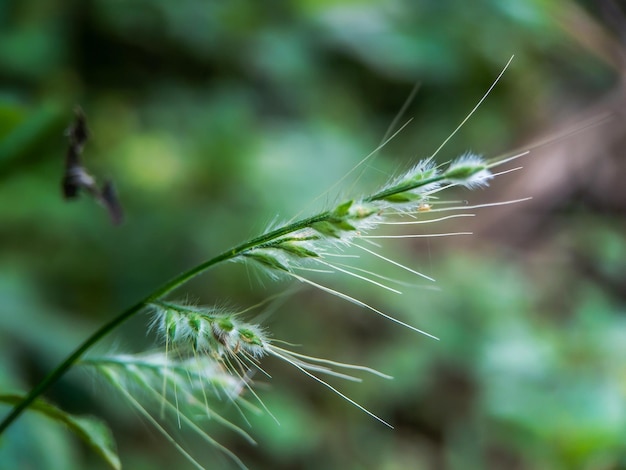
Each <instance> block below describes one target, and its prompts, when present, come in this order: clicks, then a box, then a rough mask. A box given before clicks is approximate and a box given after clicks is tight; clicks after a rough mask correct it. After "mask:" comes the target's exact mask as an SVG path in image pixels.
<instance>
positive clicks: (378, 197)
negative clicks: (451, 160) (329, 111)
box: [364, 175, 446, 202]
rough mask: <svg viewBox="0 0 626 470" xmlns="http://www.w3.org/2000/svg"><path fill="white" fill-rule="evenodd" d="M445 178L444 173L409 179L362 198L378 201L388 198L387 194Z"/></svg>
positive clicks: (368, 200) (391, 194) (366, 200)
mask: <svg viewBox="0 0 626 470" xmlns="http://www.w3.org/2000/svg"><path fill="white" fill-rule="evenodd" d="M445 179H446V176H445V175H437V176H433V177H431V178H426V179H424V180H420V181H409V182H408V183H404V184H401V185H398V186H392V187H390V188H387V189H383V190H382V191H380V192H378V193H376V194H374V195H372V196H370V197H366V198H365V199H364V201H365V202H374V201H380V200H382V199H385V198H388V197H389V196H394V195H396V194H402V193H405V192H407V191H410V190H411V189H416V188H421V187H422V186H426V185H428V184H432V183H439V182H441V181H444V180H445Z"/></svg>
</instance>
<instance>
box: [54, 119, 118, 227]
mask: <svg viewBox="0 0 626 470" xmlns="http://www.w3.org/2000/svg"><path fill="white" fill-rule="evenodd" d="M74 113H75V116H76V117H75V120H74V122H73V123H72V125H71V126H70V127H69V129H68V130H67V132H66V135H67V137H68V139H69V141H70V142H69V147H68V149H67V155H66V157H65V171H64V173H63V181H62V183H61V186H62V188H63V196H64V197H65V199H76V198H77V197H78V196H79V195H80V192H81V190H84V191H87V192H88V193H89V194H91V195H92V196H93V197H94V199H95V200H96V201H98V202H99V203H100V204H101V205H102V206H104V207H105V208H106V209H107V211H108V212H109V215H110V217H111V221H112V222H113V224H115V225H118V224H120V223H122V221H123V219H124V214H123V211H122V206H121V204H120V202H119V199H118V198H117V194H116V192H115V188H114V186H113V183H112V182H111V181H106V182H105V183H104V185H103V186H102V189H100V188H98V185H97V183H96V179H95V178H94V177H93V176H91V174H89V173H88V172H87V170H86V169H85V167H84V166H83V163H82V158H81V157H82V153H83V147H84V146H85V143H86V142H87V139H88V138H89V130H88V129H87V120H86V118H85V114H84V113H83V111H82V109H80V108H79V107H76V109H75V110H74Z"/></svg>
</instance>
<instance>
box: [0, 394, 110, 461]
mask: <svg viewBox="0 0 626 470" xmlns="http://www.w3.org/2000/svg"><path fill="white" fill-rule="evenodd" d="M23 398H24V397H23V396H21V395H17V394H4V395H0V402H3V403H7V404H9V405H17V404H18V403H20V402H21V401H22V399H23ZM30 409H32V410H34V411H38V412H40V413H42V414H44V415H45V416H47V417H48V418H51V419H53V420H55V421H59V422H61V423H64V424H65V425H66V426H67V427H69V428H70V430H71V431H72V432H73V433H74V434H76V435H77V436H78V437H80V438H81V439H82V440H83V441H84V442H85V443H86V444H87V445H88V446H89V447H91V448H92V449H93V450H94V451H95V452H96V453H97V454H99V455H100V456H101V457H102V458H103V459H104V460H106V462H107V463H108V464H109V465H110V466H111V468H114V469H116V470H120V469H121V468H122V465H121V463H120V459H119V456H118V455H117V450H116V448H115V441H114V440H113V434H112V433H111V430H110V429H109V427H108V426H107V425H106V424H105V423H104V422H103V421H102V420H100V419H98V418H94V417H92V416H73V415H71V414H69V413H66V412H65V411H63V410H61V409H59V408H57V407H56V406H54V405H52V404H50V403H48V402H45V401H43V400H41V399H40V400H37V401H35V402H34V403H33V404H32V405H31V406H30Z"/></svg>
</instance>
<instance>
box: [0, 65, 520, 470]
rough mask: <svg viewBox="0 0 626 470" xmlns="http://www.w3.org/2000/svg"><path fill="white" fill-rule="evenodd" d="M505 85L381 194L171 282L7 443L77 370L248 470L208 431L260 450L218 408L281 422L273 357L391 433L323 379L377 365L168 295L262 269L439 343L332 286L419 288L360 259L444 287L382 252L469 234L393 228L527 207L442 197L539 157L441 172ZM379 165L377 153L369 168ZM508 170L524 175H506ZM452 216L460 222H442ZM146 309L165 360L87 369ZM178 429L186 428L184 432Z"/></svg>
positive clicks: (161, 424)
mask: <svg viewBox="0 0 626 470" xmlns="http://www.w3.org/2000/svg"><path fill="white" fill-rule="evenodd" d="M509 63H510V61H509ZM507 66H508V64H507ZM505 70H506V67H505ZM502 73H504V70H503V71H502ZM502 73H501V74H500V76H498V78H497V79H496V82H497V81H498V80H499V78H500V77H501V76H502ZM496 82H494V84H493V85H492V86H491V87H490V88H489V90H488V91H487V93H486V94H485V96H483V98H482V99H481V100H480V101H479V103H478V104H477V105H476V107H474V109H473V110H472V111H471V112H470V113H469V114H468V116H467V117H466V118H465V119H464V120H463V121H462V122H461V124H460V125H459V126H458V127H457V128H456V129H455V130H454V131H453V132H452V133H451V134H450V136H449V137H448V138H447V139H446V140H445V141H444V142H443V143H442V144H441V146H440V147H439V148H438V149H437V150H436V151H435V152H434V153H433V154H432V155H431V156H430V157H429V158H426V159H424V160H423V161H421V162H418V163H417V164H415V165H414V166H413V167H412V168H411V169H410V170H408V171H406V172H405V173H403V174H401V175H399V176H396V177H395V178H392V179H390V181H389V182H387V183H386V184H384V185H382V186H381V187H380V188H379V189H378V190H377V191H374V192H372V193H371V194H368V195H364V196H361V197H354V198H351V199H347V200H344V201H342V202H340V203H337V204H336V205H334V207H330V208H328V209H327V210H324V211H322V212H320V213H318V214H315V215H312V216H310V217H307V218H303V219H300V220H296V221H292V222H289V223H286V224H284V225H282V226H279V227H277V228H273V229H271V230H268V231H267V232H265V233H263V234H261V235H260V236H258V237H256V238H253V239H250V240H247V241H245V242H243V243H241V244H239V245H237V246H234V247H232V248H230V249H228V250H226V251H224V252H223V253H221V254H218V255H217V256H215V257H213V258H211V259H209V260H207V261H204V262H202V263H200V264H198V265H197V266H194V267H193V268H191V269H189V270H188V271H186V272H183V273H182V274H180V275H178V276H177V277H175V278H173V279H172V280H170V281H168V282H166V283H165V284H163V285H162V286H161V287H159V288H157V289H155V290H154V291H153V292H152V293H151V294H149V295H148V296H146V297H145V298H143V299H141V300H140V301H138V302H137V303H136V304H134V305H132V306H131V307H129V308H128V309H126V310H125V311H123V312H121V313H120V314H119V315H117V316H116V317H114V318H112V319H111V320H110V321H109V322H108V323H106V324H105V325H103V326H102V327H101V328H100V329H98V330H97V331H96V332H95V333H93V334H92V335H91V336H90V337H89V338H87V339H86V340H85V341H84V342H83V343H82V344H81V345H79V346H78V347H77V348H76V349H75V350H74V352H72V353H71V354H70V355H69V356H68V357H67V358H66V359H65V360H64V361H63V362H62V363H61V364H60V365H59V366H57V368H56V369H54V370H53V371H52V372H51V373H50V374H49V375H48V376H47V377H46V378H45V379H44V380H42V381H41V382H40V383H39V384H38V385H37V386H36V387H35V388H33V390H31V392H30V393H29V394H27V395H26V396H24V397H23V399H22V400H21V401H20V402H19V403H18V404H16V405H15V406H14V408H13V410H12V411H11V412H10V413H9V414H8V415H7V416H6V417H5V418H4V420H3V421H2V422H0V434H1V433H2V432H3V431H4V430H5V429H6V428H7V427H8V426H9V425H10V424H11V423H12V422H13V421H14V420H15V419H16V418H17V417H18V416H19V415H20V414H21V413H22V412H23V411H24V410H25V409H27V408H28V407H29V406H31V405H32V404H33V403H36V400H37V399H38V398H39V397H40V395H42V394H43V393H44V392H45V390H46V389H47V388H48V387H49V386H50V385H51V384H53V383H54V382H55V381H57V380H58V379H59V378H60V377H61V376H63V375H64V374H65V372H67V371H68V370H69V369H70V368H72V367H73V366H74V365H76V364H82V365H84V366H87V367H90V368H92V369H93V370H96V371H98V373H99V375H100V376H102V377H104V378H105V379H106V380H107V381H108V382H109V383H110V384H111V385H112V386H113V387H115V388H116V389H117V390H119V391H120V393H122V395H124V396H125V397H126V398H127V399H128V400H129V402H130V403H131V404H132V405H133V406H134V407H135V408H136V409H137V410H138V412H139V413H140V414H141V415H143V416H144V417H145V419H147V420H148V421H149V422H150V423H152V424H153V425H154V426H155V427H156V428H157V429H158V430H159V431H160V432H162V433H163V434H164V435H165V437H166V438H167V439H168V440H169V441H170V442H171V443H172V444H173V445H174V446H175V447H176V448H177V449H178V450H179V451H180V452H181V453H182V454H183V455H184V456H185V457H186V458H187V459H188V460H189V461H190V462H191V463H192V464H193V465H194V466H195V467H196V468H203V467H202V465H201V464H200V463H199V462H198V461H197V460H196V459H195V458H194V457H193V456H192V455H191V453H190V452H188V451H187V450H186V449H184V448H183V447H182V446H181V445H180V444H179V443H178V441H177V440H176V438H175V437H173V436H174V434H175V433H176V432H175V431H176V429H177V428H183V427H184V428H186V429H190V430H192V431H194V432H196V433H197V434H199V435H200V436H201V437H202V438H203V439H204V441H205V442H207V443H209V444H211V445H213V446H215V447H216V448H218V449H220V450H222V451H223V452H224V453H225V454H226V455H228V456H230V457H231V458H232V459H233V461H234V462H236V463H237V464H238V465H239V466H240V467H244V468H245V465H244V464H243V462H241V460H239V458H238V457H237V456H236V455H234V454H233V453H232V452H231V451H230V450H228V449H226V448H225V447H223V446H222V445H221V444H219V443H218V442H217V441H216V440H215V439H213V438H212V437H210V436H209V434H208V433H207V432H206V431H205V430H204V428H203V427H202V425H201V421H202V419H205V420H210V421H214V422H217V423H219V424H221V425H223V426H224V427H225V428H227V429H229V430H231V431H234V432H236V433H237V434H239V435H240V436H242V437H243V438H244V439H245V440H247V441H249V442H251V443H253V442H254V440H253V439H252V438H251V437H250V435H249V434H248V433H247V432H246V431H244V430H243V429H242V428H241V427H239V426H238V425H235V424H234V423H232V422H231V421H229V420H228V419H226V418H224V417H223V416H222V415H221V414H220V413H219V412H218V411H217V409H218V407H217V406H216V405H217V404H219V403H220V402H225V403H227V404H229V405H233V406H234V407H236V408H237V409H239V410H240V411H241V412H242V413H241V414H242V416H243V417H244V420H245V412H253V413H257V412H260V411H266V412H269V410H268V409H267V408H266V407H265V405H264V404H263V402H262V401H261V399H260V397H259V396H258V395H257V393H256V391H255V387H254V385H255V384H254V383H253V381H252V378H253V376H255V375H256V374H261V375H264V376H266V377H267V378H269V377H270V376H269V374H268V373H267V372H266V371H265V370H264V368H263V367H262V365H261V361H262V359H263V358H264V357H266V356H272V357H274V358H277V359H280V360H281V361H283V362H285V363H287V364H289V365H290V366H292V367H295V368H296V369H297V370H299V371H301V372H302V373H304V374H305V375H306V376H308V377H310V378H311V379H313V380H315V381H316V382H318V383H320V384H322V385H323V386H325V387H326V388H328V389H329V390H331V391H332V392H334V393H336V394H337V395H339V396H340V397H341V398H343V399H344V400H346V401H347V402H349V403H350V404H352V405H354V406H355V407H357V408H358V409H359V410H361V411H363V412H365V413H367V414H368V415H370V416H371V417H373V418H375V419H376V420H378V421H380V422H381V423H383V424H385V425H387V426H389V427H391V425H390V424H389V423H387V422H386V421H384V420H383V419H382V418H380V417H378V416H376V415H375V414H374V413H372V412H371V411H369V410H367V409H366V408H365V407H363V406H362V405H360V404H358V403H357V402H355V401H354V400H352V399H351V398H349V397H348V396H346V395H345V394H344V393H342V392H341V391H340V390H339V389H338V388H336V387H335V386H334V385H331V384H330V383H329V382H328V381H326V380H325V379H323V378H322V377H334V378H338V379H344V380H351V381H360V380H361V379H360V377H358V373H368V374H373V375H377V376H379V377H382V378H390V377H389V376H387V375H385V374H383V373H381V372H378V371H376V370H373V369H370V368H368V367H364V366H360V365H353V364H344V363H341V362H336V361H332V360H328V359H322V358H317V357H311V356H307V355H304V354H301V353H299V352H295V351H291V350H288V349H286V348H284V347H282V346H279V344H282V343H280V342H279V341H277V340H275V339H273V338H271V336H270V334H269V333H268V332H267V331H266V329H265V328H264V327H263V326H261V325H259V324H257V323H254V322H250V321H247V320H245V319H244V318H243V316H242V314H241V313H239V312H236V311H233V310H231V309H228V308H223V307H220V308H215V307H199V306H194V305H186V304H182V303H179V302H174V301H171V300H169V299H168V297H169V295H170V294H171V293H172V292H173V291H175V290H176V289H179V288H180V287H181V286H183V285H184V284H185V283H186V282H187V281H189V280H190V279H193V278H194V277H196V276H198V275H199V274H201V273H203V272H205V271H207V270H208V269H211V268H213V267H215V266H217V265H219V264H221V263H224V262H227V261H233V262H244V263H250V264H253V265H256V266H258V267H260V268H261V269H262V270H263V271H264V272H265V273H267V274H268V275H269V277H271V278H273V279H276V280H279V279H295V280H297V281H299V282H302V283H305V284H307V285H309V286H312V287H315V288H317V289H319V290H321V291H323V292H326V293H329V294H331V295H334V296H336V297H338V298H340V299H342V300H344V301H347V302H350V303H352V304H354V305H357V306H359V307H361V308H363V309H365V310H369V311H370V312H373V313H375V314H377V315H379V316H381V317H383V318H385V319H388V320H391V321H393V322H395V323H397V324H399V325H401V326H404V327H407V328H410V329H412V330H414V331H416V332H418V333H421V334H424V335H427V336H429V337H431V338H435V336H433V335H431V334H430V333H427V332H425V331H423V330H421V329H418V328H417V327H415V326H412V325H410V324H408V323H405V322H403V321H401V320H399V319H397V318H395V317H393V316H391V315H389V314H387V313H386V312H384V311H383V310H382V309H381V308H377V307H375V306H373V305H370V304H369V303H366V302H364V301H363V300H360V299H359V298H357V297H355V296H353V295H350V294H348V293H346V292H343V291H341V290H340V289H341V288H340V287H337V285H336V283H334V281H335V279H334V278H332V277H331V276H337V275H342V276H350V277H351V278H354V279H356V280H358V281H359V282H363V283H366V284H367V285H368V286H373V287H374V288H377V289H382V290H385V291H390V292H393V293H395V294H401V293H402V292H401V290H400V288H399V287H401V286H406V285H411V284H410V283H406V282H397V281H395V280H393V279H391V278H388V277H385V276H382V275H381V274H379V273H377V272H375V271H372V270H367V269H364V268H362V267H360V266H359V265H357V263H356V261H357V258H359V257H361V258H368V257H373V258H375V259H376V260H382V261H384V262H387V263H389V264H390V265H391V266H392V267H393V269H396V270H399V271H400V272H402V273H407V272H408V273H410V274H411V275H413V276H416V277H419V278H420V279H422V280H423V279H426V280H427V281H429V282H432V281H434V280H433V279H432V278H431V277H429V276H428V275H426V274H424V273H421V272H419V271H418V270H417V269H414V268H413V267H411V266H407V265H405V264H402V263H399V262H398V261H395V260H392V259H390V258H388V257H386V256H384V255H383V254H381V253H380V252H379V251H380V250H379V247H380V245H379V241H380V240H384V239H400V238H418V237H420V238H421V237H424V238H426V237H440V236H452V235H467V234H469V232H443V233H438V232H422V231H419V232H414V233H409V234H401V235H397V234H388V233H387V232H384V233H382V234H379V233H378V230H379V229H381V228H382V227H387V228H388V227H389V226H399V225H403V226H407V227H409V228H415V229H421V228H422V227H424V226H426V227H428V226H429V225H428V224H433V223H437V222H440V221H443V220H447V219H451V218H456V217H469V216H472V215H474V214H472V213H468V210H473V209H477V208H480V207H488V206H492V205H499V204H508V203H512V202H519V201H506V202H501V203H493V204H483V205H473V206H470V205H467V204H466V203H449V202H446V201H445V200H444V199H441V193H442V192H443V191H446V190H448V189H449V188H452V187H463V188H465V189H469V190H472V189H476V188H481V187H485V186H487V185H488V184H489V181H490V180H491V179H492V178H494V177H495V176H496V175H497V173H493V172H492V169H493V168H495V167H497V166H498V165H501V164H503V163H507V162H509V161H511V160H513V159H515V158H518V157H520V156H522V155H525V154H526V153H527V152H524V153H520V154H518V155H513V156H511V157H507V158H503V159H500V160H496V161H491V162H490V161H487V160H485V159H484V158H483V157H481V156H479V155H476V154H474V153H465V154H463V155H461V156H460V157H458V158H456V159H454V160H452V161H451V162H449V163H447V164H443V165H441V164H437V163H436V162H435V156H436V155H437V154H438V153H439V152H440V151H441V149H442V148H443V146H444V145H445V144H446V143H447V142H448V141H449V140H450V138H452V136H454V135H455V134H456V132H457V131H458V130H459V129H460V127H461V126H462V125H463V124H464V123H465V122H466V121H467V120H468V119H469V117H470V116H471V115H472V114H473V113H474V112H475V111H476V109H477V108H478V106H479V105H480V103H482V101H483V100H484V99H485V98H486V96H487V94H488V93H489V92H490V91H491V89H492V88H493V86H494V85H495V83H496ZM370 157H371V154H370V155H369V156H367V157H366V158H365V159H364V160H363V161H362V162H361V163H359V165H361V164H362V163H363V162H364V161H365V160H367V159H368V158H370ZM359 165H357V167H358V166H359ZM355 168H356V167H355ZM508 171H512V170H507V171H503V172H502V173H506V172H508ZM440 212H451V214H449V215H444V216H440V214H439V213H440ZM324 276H326V278H325V280H321V279H320V278H323V277H324ZM328 279H330V281H329V280H328ZM144 310H150V311H151V312H152V330H153V331H156V332H157V334H158V336H159V337H160V340H161V347H159V349H158V350H156V351H152V352H149V353H142V354H136V355H130V354H120V355H111V356H109V357H102V358H89V359H83V355H84V354H85V353H86V352H87V351H88V350H89V349H90V348H91V347H92V346H93V345H94V344H95V343H97V342H98V341H100V340H101V339H102V338H104V337H105V336H107V335H109V334H110V333H111V332H112V331H113V330H115V329H116V328H117V327H118V326H119V325H121V324H122V323H124V322H125V321H126V320H128V319H129V318H132V317H133V316H135V315H137V314H138V313H140V312H142V311H144ZM435 339H436V338H435ZM151 405H154V407H152V406H151ZM155 409H159V410H160V412H159V413H156V412H155V411H154V410H155ZM270 415H271V413H270ZM168 416H169V417H170V418H173V419H171V420H170V421H168V420H167V419H166V418H167V417H168ZM172 422H173V423H175V425H174V427H173V428H172Z"/></svg>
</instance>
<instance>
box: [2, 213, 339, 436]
mask: <svg viewBox="0 0 626 470" xmlns="http://www.w3.org/2000/svg"><path fill="white" fill-rule="evenodd" d="M330 214H331V213H330V212H322V213H321V214H318V215H315V216H313V217H309V218H307V219H303V220H300V221H297V222H294V223H293V224H289V225H286V226H284V227H281V228H279V229H276V230H274V231H272V232H269V233H266V234H264V235H261V236H259V237H256V238H254V239H252V240H249V241H247V242H245V243H242V244H241V245H238V246H236V247H234V248H231V249H230V250H227V251H225V252H223V253H222V254H220V255H217V256H216V257H214V258H211V259H210V260H208V261H205V262H204V263H201V264H199V265H197V266H195V267H193V268H191V269H190V270H188V271H185V272H183V273H182V274H180V275H178V276H176V277H175V278H173V279H171V280H170V281H168V282H166V283H165V284H163V285H162V286H161V287H159V288H158V289H156V290H154V291H153V292H152V293H151V294H149V295H148V296H147V297H145V298H144V299H143V300H140V301H139V302H137V303H136V304H135V305H133V306H132V307H130V308H128V309H126V310H124V311H123V312H122V313H120V314H119V315H118V316H117V317H115V318H113V319H112V320H111V321H109V322H108V323H106V324H104V325H103V326H102V327H100V328H99V329H98V330H97V331H96V332H95V333H93V334H92V335H91V336H90V337H89V338H87V339H86V340H85V341H84V342H83V343H82V344H81V345H80V346H78V347H77V348H76V349H75V350H74V352H72V353H71V354H70V355H69V356H67V358H66V359H65V360H64V361H63V362H62V363H61V364H59V365H58V366H57V367H56V368H55V369H54V370H53V371H52V372H50V374H48V375H47V376H46V377H45V378H44V379H43V380H42V381H41V382H39V383H38V384H37V385H36V386H35V387H34V388H33V389H32V390H31V391H30V393H29V394H28V395H27V396H26V397H24V399H23V400H22V401H21V402H20V403H18V404H17V405H15V407H14V408H13V409H12V410H11V412H10V413H9V414H8V415H7V416H6V417H5V418H4V420H3V421H2V423H0V435H1V434H2V433H3V432H4V430H5V429H6V428H8V427H9V425H10V424H11V423H12V422H13V421H15V419H16V418H17V417H18V416H20V415H21V414H22V413H23V412H24V410H26V408H28V406H30V405H31V404H32V403H33V402H34V401H35V400H36V399H37V398H38V397H39V396H40V395H42V394H43V393H44V392H45V391H46V390H47V389H48V387H50V386H51V385H52V384H53V383H55V382H56V381H57V380H59V379H60V378H61V377H62V376H63V375H64V374H65V373H66V372H67V371H68V370H69V369H70V368H71V367H72V366H73V365H74V364H75V363H76V362H77V361H78V360H79V359H80V358H81V357H82V355H83V354H84V353H85V352H86V351H87V350H88V349H89V348H91V347H92V346H93V345H94V344H95V343H97V342H98V341H100V340H101V339H102V338H104V337H105V336H106V335H108V334H109V333H110V332H111V331H112V330H114V329H115V328H117V327H118V326H119V325H121V324H122V323H124V322H125V321H126V320H128V319H129V318H131V317H132V316H134V315H135V314H136V313H137V312H139V311H140V310H141V309H143V308H144V307H145V306H146V305H147V304H149V303H150V302H152V301H154V300H156V299H159V298H160V297H163V296H164V295H166V294H168V293H170V292H172V291H173V290H175V289H177V288H178V287H180V286H181V285H183V284H184V283H185V282H187V281H188V280H190V279H191V278H193V277H195V276H197V275H198V274H200V273H202V272H204V271H206V270H208V269H209V268H211V267H212V266H214V265H216V264H218V263H221V262H223V261H228V260H231V259H233V258H235V257H237V256H238V255H240V254H241V253H243V252H245V251H247V250H249V249H251V248H254V247H256V246H259V245H262V244H263V243H267V242H269V241H271V240H274V239H276V238H279V237H281V236H283V235H286V234H288V233H292V232H295V231H297V230H300V229H303V228H307V227H310V226H311V225H312V224H314V223H316V222H321V221H324V220H326V219H327V218H328V217H329V216H330Z"/></svg>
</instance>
